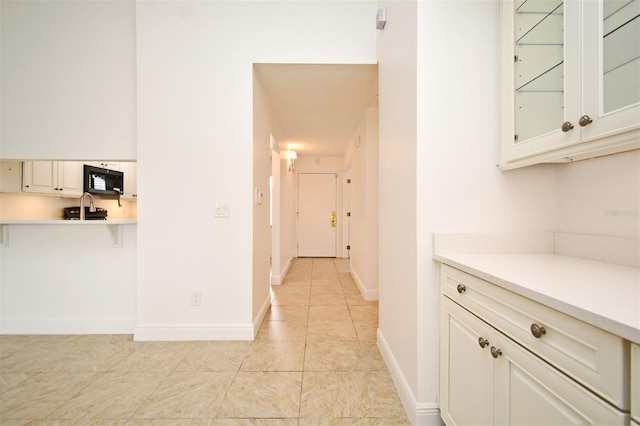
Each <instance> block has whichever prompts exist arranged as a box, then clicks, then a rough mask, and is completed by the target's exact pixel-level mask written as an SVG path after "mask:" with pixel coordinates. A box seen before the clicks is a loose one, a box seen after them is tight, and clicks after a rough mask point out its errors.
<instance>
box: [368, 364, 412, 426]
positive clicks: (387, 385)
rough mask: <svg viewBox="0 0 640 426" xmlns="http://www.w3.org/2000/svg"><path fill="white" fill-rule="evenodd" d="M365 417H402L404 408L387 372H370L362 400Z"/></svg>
mask: <svg viewBox="0 0 640 426" xmlns="http://www.w3.org/2000/svg"><path fill="white" fill-rule="evenodd" d="M362 406H363V409H364V414H365V417H403V416H404V415H405V411H404V407H403V406H402V402H401V401H400V397H398V392H397V391H396V389H395V387H394V385H393V380H392V379H391V376H390V375H389V372H388V371H386V370H384V371H370V372H369V373H368V374H367V378H366V391H365V395H364V398H363V399H362Z"/></svg>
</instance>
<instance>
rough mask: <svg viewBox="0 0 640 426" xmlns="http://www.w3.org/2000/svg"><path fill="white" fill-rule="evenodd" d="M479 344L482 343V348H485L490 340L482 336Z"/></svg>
mask: <svg viewBox="0 0 640 426" xmlns="http://www.w3.org/2000/svg"><path fill="white" fill-rule="evenodd" d="M478 344H479V345H480V347H481V348H482V349H484V348H485V347H486V346H487V345H489V341H488V340H487V339H484V338H482V337H480V338H479V339H478Z"/></svg>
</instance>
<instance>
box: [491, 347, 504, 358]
mask: <svg viewBox="0 0 640 426" xmlns="http://www.w3.org/2000/svg"><path fill="white" fill-rule="evenodd" d="M500 355H502V351H501V350H500V349H498V348H496V347H495V346H491V356H492V357H494V358H498V357H499V356H500Z"/></svg>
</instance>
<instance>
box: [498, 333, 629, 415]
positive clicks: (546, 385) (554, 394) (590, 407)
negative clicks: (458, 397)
mask: <svg viewBox="0 0 640 426" xmlns="http://www.w3.org/2000/svg"><path fill="white" fill-rule="evenodd" d="M494 340H495V350H496V351H499V355H498V358H497V359H496V366H495V373H496V375H495V410H496V411H495V416H496V424H500V425H503V424H504V425H531V424H533V423H535V424H536V425H554V426H559V425H575V424H600V425H627V424H629V416H628V415H627V414H624V413H622V412H621V411H618V410H617V409H615V408H614V407H613V406H611V405H609V404H607V403H606V402H604V401H603V400H601V399H600V398H598V397H597V396H595V395H594V394H593V393H591V392H590V391H588V390H587V389H586V388H584V387H582V386H581V385H579V384H577V383H576V382H574V381H573V380H571V379H570V378H569V377H568V376H565V375H564V374H563V373H561V372H560V371H558V370H556V369H555V368H553V367H551V366H550V365H548V364H547V363H545V362H544V361H542V360H540V359H539V358H538V357H536V356H535V355H533V354H532V353H530V352H528V351H527V350H525V349H523V348H522V347H521V346H519V345H518V344H516V343H515V342H513V341H512V340H511V339H509V338H507V337H505V336H504V335H502V334H500V333H498V334H497V336H496V338H495V339H494ZM492 346H494V345H493V344H492Z"/></svg>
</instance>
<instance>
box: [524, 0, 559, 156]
mask: <svg viewBox="0 0 640 426" xmlns="http://www.w3.org/2000/svg"><path fill="white" fill-rule="evenodd" d="M563 3H564V2H562V1H559V0H519V1H516V2H515V17H514V37H515V40H514V46H515V51H514V53H515V55H514V68H515V69H514V71H515V72H514V77H515V82H514V84H515V100H514V101H515V134H514V142H515V143H519V142H522V141H526V140H529V139H532V138H534V137H536V136H540V135H543V134H545V133H549V132H552V131H555V130H557V129H560V128H561V126H562V123H563V122H564V107H565V102H564V71H565V65H564V62H565V61H564V13H563V12H564V4H563Z"/></svg>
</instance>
